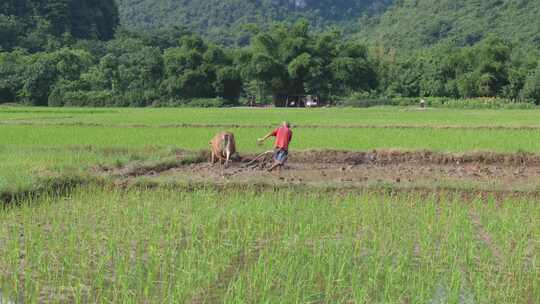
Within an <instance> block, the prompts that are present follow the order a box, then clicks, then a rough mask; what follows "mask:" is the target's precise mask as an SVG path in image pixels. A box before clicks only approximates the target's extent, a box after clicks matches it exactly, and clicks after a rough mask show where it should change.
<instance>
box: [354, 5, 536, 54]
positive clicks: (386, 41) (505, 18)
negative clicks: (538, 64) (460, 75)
mask: <svg viewBox="0 0 540 304" xmlns="http://www.w3.org/2000/svg"><path fill="white" fill-rule="evenodd" d="M538 15H540V2H539V1H532V0H530V1H529V0H505V1H501V0H401V1H393V5H391V6H390V7H389V8H388V9H387V10H386V11H385V12H383V13H382V14H379V15H377V16H373V18H367V19H363V20H361V23H362V25H363V26H361V27H360V28H359V31H358V34H357V35H356V37H358V38H359V39H360V40H361V41H364V42H368V43H370V44H372V45H376V46H384V47H385V48H388V49H395V50H397V51H398V52H399V54H400V55H404V54H412V53H415V52H416V51H417V50H419V49H422V48H424V47H426V46H433V45H437V44H441V43H443V44H444V43H448V42H450V43H453V44H455V45H457V46H470V45H474V44H476V43H478V42H479V41H481V40H483V39H485V38H487V37H489V36H490V35H496V36H497V37H500V38H503V39H508V40H511V41H512V42H513V43H516V44H519V45H521V46H523V47H526V48H530V49H534V48H538V47H539V46H540V32H539V31H538V29H539V28H540V19H538Z"/></svg>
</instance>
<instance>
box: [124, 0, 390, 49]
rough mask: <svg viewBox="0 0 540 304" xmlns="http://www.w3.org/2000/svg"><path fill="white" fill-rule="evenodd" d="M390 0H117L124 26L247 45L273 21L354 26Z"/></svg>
mask: <svg viewBox="0 0 540 304" xmlns="http://www.w3.org/2000/svg"><path fill="white" fill-rule="evenodd" d="M391 2H392V1H391V0H383V1H380V0H379V1H374V0H302V1H291V0H277V1H276V0H256V1H242V0H202V1H190V0H118V4H119V8H120V14H121V19H122V23H123V25H125V26H126V27H128V28H130V29H135V30H156V29H160V28H163V27H170V26H181V27H185V28H187V29H188V30H191V31H194V32H196V33H198V34H200V35H204V36H205V37H208V38H211V39H212V40H213V41H216V42H220V43H225V44H228V45H232V44H240V45H244V44H247V43H248V42H249V37H251V36H252V35H253V34H254V33H256V32H258V29H259V28H261V29H266V28H267V27H268V26H269V25H271V24H272V23H273V22H274V21H288V22H294V21H296V20H298V19H300V18H306V19H307V20H309V21H310V23H311V24H312V25H313V26H316V27H317V29H324V28H326V27H327V26H329V25H341V26H346V27H348V28H349V29H351V31H352V30H354V28H355V24H356V20H357V19H358V18H359V17H360V16H362V15H371V14H374V13H375V12H379V11H382V10H383V9H384V8H385V7H386V6H388V5H389V4H390V3H391Z"/></svg>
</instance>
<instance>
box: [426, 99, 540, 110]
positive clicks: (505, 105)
mask: <svg viewBox="0 0 540 304" xmlns="http://www.w3.org/2000/svg"><path fill="white" fill-rule="evenodd" d="M426 101H427V104H428V106H431V107H438V108H449V109H534V108H536V105H535V104H534V103H533V102H516V101H512V100H509V99H504V98H469V99H446V98H426Z"/></svg>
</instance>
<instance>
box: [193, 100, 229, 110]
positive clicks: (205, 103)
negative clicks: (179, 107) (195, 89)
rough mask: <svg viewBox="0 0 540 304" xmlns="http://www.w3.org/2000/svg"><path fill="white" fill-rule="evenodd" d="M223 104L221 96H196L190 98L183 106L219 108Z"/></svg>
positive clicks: (224, 102)
mask: <svg viewBox="0 0 540 304" xmlns="http://www.w3.org/2000/svg"><path fill="white" fill-rule="evenodd" d="M225 104H226V101H225V100H224V99H221V98H197V99H192V100H190V101H189V102H187V103H186V104H185V106H187V107H194V108H219V107H223V106H224V105H225Z"/></svg>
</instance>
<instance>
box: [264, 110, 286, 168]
mask: <svg viewBox="0 0 540 304" xmlns="http://www.w3.org/2000/svg"><path fill="white" fill-rule="evenodd" d="M272 136H275V137H276V142H275V143H274V164H273V165H272V167H270V169H268V171H272V170H274V169H275V168H277V167H280V168H281V167H283V164H284V163H285V162H286V161H287V157H288V155H289V143H290V142H291V139H292V131H291V126H290V125H289V123H288V122H286V121H284V122H283V123H282V124H281V126H280V127H278V128H277V129H275V130H274V131H272V132H270V133H268V134H267V135H266V136H265V137H263V138H259V139H258V140H257V142H258V143H259V144H261V143H262V142H263V141H265V140H267V139H268V138H270V137H272Z"/></svg>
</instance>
